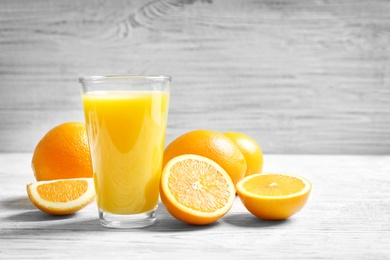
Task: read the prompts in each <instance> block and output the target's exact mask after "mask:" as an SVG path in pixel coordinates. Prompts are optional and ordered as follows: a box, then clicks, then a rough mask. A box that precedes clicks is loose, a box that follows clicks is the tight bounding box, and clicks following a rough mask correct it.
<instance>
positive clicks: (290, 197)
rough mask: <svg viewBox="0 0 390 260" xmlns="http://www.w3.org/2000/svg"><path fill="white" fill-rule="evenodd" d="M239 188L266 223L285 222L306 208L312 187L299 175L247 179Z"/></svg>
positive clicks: (245, 202) (255, 175)
mask: <svg viewBox="0 0 390 260" xmlns="http://www.w3.org/2000/svg"><path fill="white" fill-rule="evenodd" d="M236 187H237V194H238V196H239V197H240V199H241V201H242V202H243V204H244V206H245V207H246V208H247V209H248V210H249V212H251V213H252V214H253V215H255V216H256V217H258V218H260V219H264V220H282V219H286V218H288V217H290V216H292V215H294V214H295V213H297V212H298V211H300V210H301V209H302V208H303V206H304V205H305V204H306V201H307V199H308V198H309V194H310V191H311V187H312V186H311V183H310V182H309V181H308V180H306V179H304V178H302V177H299V176H296V175H290V174H284V173H261V174H253V175H250V176H247V177H245V178H244V179H242V180H241V181H240V182H239V183H238V184H237V186H236Z"/></svg>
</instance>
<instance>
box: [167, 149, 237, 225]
mask: <svg viewBox="0 0 390 260" xmlns="http://www.w3.org/2000/svg"><path fill="white" fill-rule="evenodd" d="M160 194H161V201H162V202H163V204H164V205H165V207H166V209H167V210H168V212H169V213H170V214H171V215H172V216H174V217H175V218H177V219H178V220H181V221H183V222H185V223H188V224H192V225H207V224H210V223H213V222H215V221H217V220H218V219H220V218H221V217H223V216H224V215H225V214H226V213H227V212H228V211H229V209H230V208H231V207H232V205H233V202H234V198H235V194H236V191H235V186H234V184H233V181H232V180H231V178H230V176H229V175H228V174H227V173H226V171H225V170H224V169H223V168H222V167H221V166H219V165H218V164H217V163H216V162H214V161H212V160H210V159H208V158H206V157H203V156H200V155H193V154H184V155H180V156H177V157H174V158H173V159H171V160H170V161H169V162H168V163H167V164H166V165H165V167H164V170H163V172H162V176H161V181H160Z"/></svg>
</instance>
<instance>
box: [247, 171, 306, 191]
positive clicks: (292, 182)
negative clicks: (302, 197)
mask: <svg viewBox="0 0 390 260" xmlns="http://www.w3.org/2000/svg"><path fill="white" fill-rule="evenodd" d="M304 187H305V183H304V182H302V181H301V180H300V179H298V178H294V177H291V176H285V175H275V174H272V175H267V174H265V175H259V176H256V177H254V178H253V179H251V180H250V181H248V182H245V183H244V184H243V188H244V189H245V190H247V191H248V192H251V193H254V194H257V195H260V196H287V195H291V194H295V193H298V192H300V191H302V190H303V189H304Z"/></svg>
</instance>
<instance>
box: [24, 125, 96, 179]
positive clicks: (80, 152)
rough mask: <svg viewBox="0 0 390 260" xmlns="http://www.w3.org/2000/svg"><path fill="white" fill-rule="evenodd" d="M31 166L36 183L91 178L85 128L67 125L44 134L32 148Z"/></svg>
mask: <svg viewBox="0 0 390 260" xmlns="http://www.w3.org/2000/svg"><path fill="white" fill-rule="evenodd" d="M31 166H32V169H33V171H34V174H35V178H36V180H37V181H48V180H57V179H68V178H90V177H92V176H93V171H92V162H91V154H90V150H89V146H88V138H87V132H86V127H85V124H84V123H81V122H67V123H63V124H60V125H58V126H56V127H54V128H53V129H51V130H50V131H49V132H47V133H46V135H45V136H44V137H43V138H42V139H41V140H40V141H39V143H38V144H37V146H36V147H35V150H34V153H33V157H32V162H31Z"/></svg>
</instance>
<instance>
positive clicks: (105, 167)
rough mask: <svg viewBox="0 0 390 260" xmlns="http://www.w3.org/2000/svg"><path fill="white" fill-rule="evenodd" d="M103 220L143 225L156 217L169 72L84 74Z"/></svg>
mask: <svg viewBox="0 0 390 260" xmlns="http://www.w3.org/2000/svg"><path fill="white" fill-rule="evenodd" d="M79 82H80V83H81V98H82V103H83V108H84V116H85V122H86V127H87V135H88V141H89V146H90V150H91V158H92V167H93V172H94V182H95V190H96V201H97V205H98V211H99V219H100V223H101V224H102V225H103V226H105V227H112V228H139V227H144V226H148V225H151V224H152V223H153V222H154V221H155V219H156V209H157V206H158V201H159V181H160V176H161V170H162V169H161V167H162V159H163V153H164V142H165V133H166V125H167V117H168V107H169V97H170V83H171V78H170V77H169V76H132V75H117V76H115V75H114V76H91V77H81V78H80V79H79Z"/></svg>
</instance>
